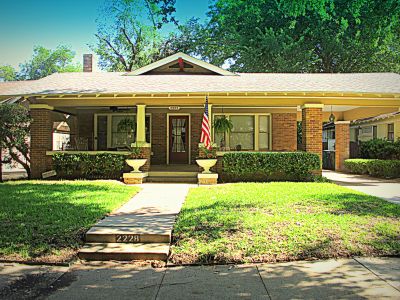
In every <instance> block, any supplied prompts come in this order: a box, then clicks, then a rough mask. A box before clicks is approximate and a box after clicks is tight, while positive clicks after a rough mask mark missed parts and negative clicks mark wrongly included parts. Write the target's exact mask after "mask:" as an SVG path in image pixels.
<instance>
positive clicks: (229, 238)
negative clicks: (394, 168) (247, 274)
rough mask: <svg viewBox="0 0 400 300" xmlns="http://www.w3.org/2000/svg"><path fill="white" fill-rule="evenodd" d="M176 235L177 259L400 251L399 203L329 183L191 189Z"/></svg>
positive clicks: (304, 256)
mask: <svg viewBox="0 0 400 300" xmlns="http://www.w3.org/2000/svg"><path fill="white" fill-rule="evenodd" d="M174 241H175V245H174V247H173V250H172V251H173V254H172V261H173V262H175V263H202V262H258V261H262V262H275V261H290V260H297V259H312V258H328V257H346V256H350V255H399V254H400V205H395V204H391V203H388V202H386V201H384V200H382V199H379V198H376V197H372V196H368V195H365V194H362V193H359V192H355V191H353V190H350V189H347V188H344V187H340V186H337V185H334V184H331V183H287V182H277V183H237V184H227V185H218V186H214V187H200V188H193V189H191V191H190V192H189V195H188V197H187V199H186V202H185V204H184V206H183V209H182V212H181V214H180V215H179V218H178V221H177V223H176V225H175V231H174Z"/></svg>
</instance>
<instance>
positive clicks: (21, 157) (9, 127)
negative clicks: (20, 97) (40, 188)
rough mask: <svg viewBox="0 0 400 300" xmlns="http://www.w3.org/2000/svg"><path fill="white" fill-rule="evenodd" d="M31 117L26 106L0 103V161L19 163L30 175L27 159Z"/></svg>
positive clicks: (28, 160)
mask: <svg viewBox="0 0 400 300" xmlns="http://www.w3.org/2000/svg"><path fill="white" fill-rule="evenodd" d="M30 123H31V117H30V115H29V111H28V109H27V108H26V107H24V106H22V105H19V104H1V105H0V149H3V150H6V151H4V152H2V154H3V155H2V159H1V163H8V164H15V163H19V164H21V165H22V166H23V167H24V169H25V170H26V172H27V174H28V178H29V177H30V175H31V170H30V166H29V163H30V159H29V142H28V138H27V137H28V135H29V128H30Z"/></svg>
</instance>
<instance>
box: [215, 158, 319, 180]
mask: <svg viewBox="0 0 400 300" xmlns="http://www.w3.org/2000/svg"><path fill="white" fill-rule="evenodd" d="M320 169H321V161H320V157H319V156H318V155H317V154H313V153H307V152H231V153H226V154H225V155H224V157H223V170H222V174H221V177H222V181H225V182H237V181H309V180H312V178H313V171H315V170H320Z"/></svg>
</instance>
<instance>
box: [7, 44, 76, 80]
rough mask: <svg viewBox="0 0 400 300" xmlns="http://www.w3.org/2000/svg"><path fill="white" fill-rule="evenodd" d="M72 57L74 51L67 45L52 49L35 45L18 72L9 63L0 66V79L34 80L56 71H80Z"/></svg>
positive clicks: (73, 56)
mask: <svg viewBox="0 0 400 300" xmlns="http://www.w3.org/2000/svg"><path fill="white" fill-rule="evenodd" d="M74 58H75V52H74V51H72V50H71V49H70V48H69V47H67V46H63V45H61V46H58V47H57V48H56V49H54V50H52V49H47V48H45V47H43V46H35V47H34V49H33V55H32V58H31V59H30V60H28V61H26V62H24V63H22V64H20V71H19V72H17V71H16V70H15V69H14V68H13V67H12V66H10V65H5V66H0V81H12V80H34V79H40V78H43V77H46V76H48V75H51V74H53V73H56V72H58V73H64V72H80V71H82V66H81V65H80V64H76V63H74V62H73V59H74Z"/></svg>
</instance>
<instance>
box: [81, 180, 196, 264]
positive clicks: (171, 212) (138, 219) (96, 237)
mask: <svg viewBox="0 0 400 300" xmlns="http://www.w3.org/2000/svg"><path fill="white" fill-rule="evenodd" d="M193 186H194V185H193ZM190 187H191V185H190V184H142V185H141V188H142V190H141V191H140V192H139V193H138V194H137V195H135V196H134V197H133V198H132V199H131V200H130V201H128V202H127V203H126V204H125V205H123V206H122V207H121V208H120V209H118V210H116V211H115V212H113V213H112V214H111V215H109V216H107V217H106V218H104V219H103V220H100V221H99V222H98V223H97V224H96V225H95V226H94V227H92V228H91V229H90V230H89V231H88V232H87V233H86V242H87V244H85V246H84V247H83V248H82V249H81V250H80V251H79V254H78V255H79V257H80V258H82V259H87V260H110V259H113V260H133V259H135V260H145V259H159V260H166V259H167V257H168V253H169V246H170V245H169V244H170V240H171V235H172V228H173V226H174V223H175V219H176V217H177V215H178V213H179V212H180V210H181V207H182V204H183V202H184V201H185V198H186V195H187V193H188V190H189V188H190Z"/></svg>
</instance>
